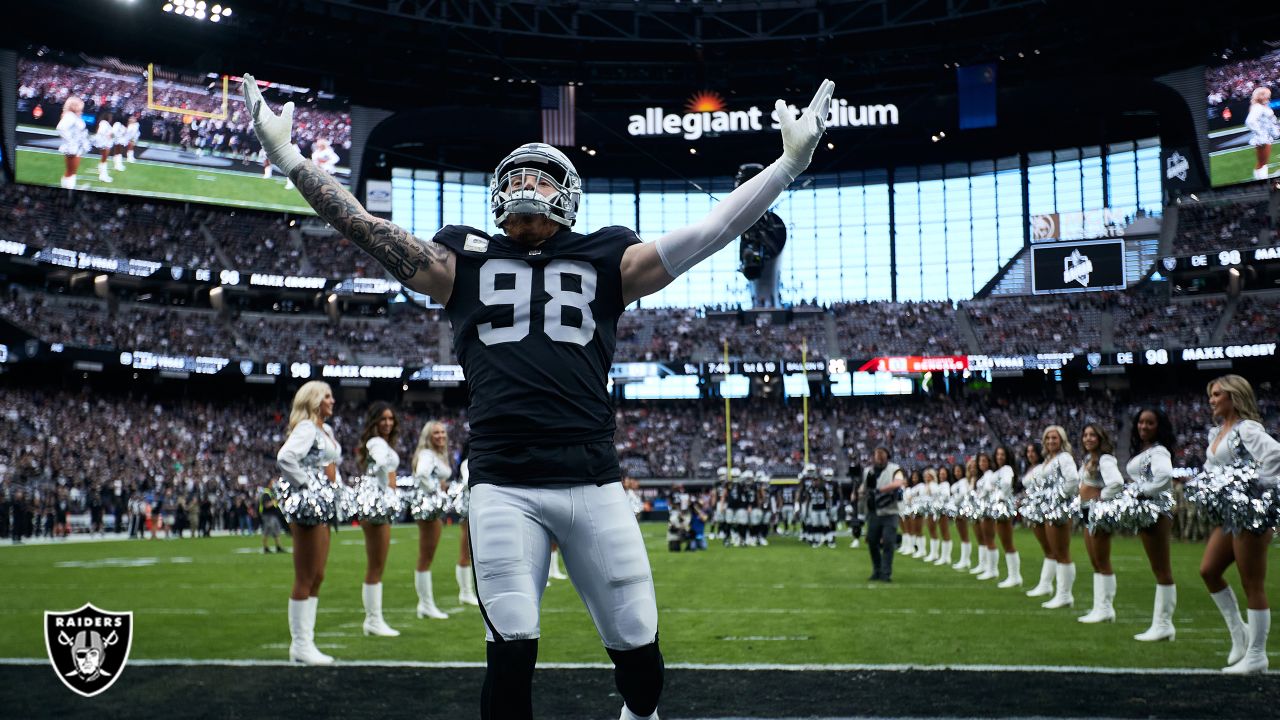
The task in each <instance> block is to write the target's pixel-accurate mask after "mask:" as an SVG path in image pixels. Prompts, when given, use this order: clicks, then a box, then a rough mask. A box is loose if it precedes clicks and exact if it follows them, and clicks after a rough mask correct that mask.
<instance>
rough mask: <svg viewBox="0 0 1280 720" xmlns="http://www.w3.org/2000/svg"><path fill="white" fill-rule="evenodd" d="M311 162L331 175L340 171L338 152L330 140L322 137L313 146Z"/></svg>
mask: <svg viewBox="0 0 1280 720" xmlns="http://www.w3.org/2000/svg"><path fill="white" fill-rule="evenodd" d="M311 162H313V163H315V164H316V166H317V167H319V168H320V169H321V170H323V171H325V172H327V173H329V174H330V175H332V174H334V173H336V172H337V171H338V153H336V152H334V150H333V147H332V146H331V145H330V144H329V141H328V140H326V139H324V138H320V139H319V140H316V142H315V144H314V145H313V146H312V147H311Z"/></svg>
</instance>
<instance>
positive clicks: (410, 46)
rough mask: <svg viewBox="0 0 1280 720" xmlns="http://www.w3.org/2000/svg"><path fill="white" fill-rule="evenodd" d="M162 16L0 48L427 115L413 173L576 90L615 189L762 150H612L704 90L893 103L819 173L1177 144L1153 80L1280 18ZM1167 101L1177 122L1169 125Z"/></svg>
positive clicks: (1081, 8) (424, 0)
mask: <svg viewBox="0 0 1280 720" xmlns="http://www.w3.org/2000/svg"><path fill="white" fill-rule="evenodd" d="M160 2H162V0H134V1H133V2H114V1H111V2H107V1H105V0H64V2H60V3H58V10H57V20H58V22H56V23H51V22H49V14H50V12H51V11H50V10H48V9H47V6H44V5H42V4H40V3H22V4H17V5H14V6H13V7H12V8H9V13H10V15H9V16H8V19H9V20H10V21H9V22H6V23H4V24H3V25H4V26H3V28H0V37H2V38H4V39H5V40H6V41H7V42H8V43H9V46H11V47H21V46H25V45H28V44H31V43H43V44H46V45H48V46H50V47H58V48H63V49H69V50H82V51H85V52H89V53H100V54H112V55H117V56H121V57H133V58H139V57H141V58H144V59H146V60H148V61H155V62H160V63H167V64H171V65H174V66H179V67H212V68H222V69H223V70H224V71H225V72H230V73H238V72H242V71H245V70H253V71H254V72H256V73H258V74H259V75H260V76H263V77H278V78H286V79H288V80H290V81H291V82H294V83H297V84H299V85H304V86H307V87H316V88H321V89H325V90H329V91H332V92H335V93H337V94H339V95H344V96H347V97H349V98H351V100H352V102H353V103H355V104H358V105H366V106H373V107H380V108H387V109H390V110H396V111H419V112H414V113H408V115H416V116H417V117H402V119H403V120H404V122H403V123H402V125H401V127H399V128H397V129H396V132H395V133H392V134H391V135H380V136H379V137H377V138H376V139H373V142H374V143H375V145H376V146H377V147H379V148H382V149H388V150H392V149H394V150H395V151H396V152H398V153H400V156H401V159H398V160H397V159H394V158H393V159H391V160H389V162H393V163H398V162H409V163H410V164H414V165H417V164H418V163H419V162H420V163H424V164H428V165H429V164H432V163H436V164H438V165H439V166H441V167H461V168H466V169H487V168H479V167H476V165H475V164H474V163H475V162H476V161H475V160H473V158H477V157H479V158H489V156H491V155H492V154H493V153H494V150H493V149H492V148H491V147H489V145H491V144H493V142H495V141H496V142H498V143H499V144H502V145H505V144H507V142H508V141H511V140H516V139H519V140H521V141H524V140H527V139H528V138H529V137H531V136H534V135H536V133H537V132H538V128H537V125H536V122H537V108H538V103H539V92H540V88H541V87H545V86H557V85H565V84H567V83H570V82H572V83H575V84H580V88H579V90H578V93H577V109H578V112H579V133H580V134H585V135H586V136H587V137H588V138H590V137H592V131H593V129H594V130H597V131H599V132H598V133H597V135H598V136H600V137H604V138H605V140H601V142H602V143H604V142H606V141H608V138H613V139H612V140H611V141H608V142H609V143H610V144H608V145H603V146H601V147H600V148H599V149H600V150H601V154H600V156H599V158H597V159H592V158H583V159H582V163H583V169H584V171H586V172H592V173H594V172H605V173H613V172H618V168H619V167H621V165H620V163H623V162H626V161H628V160H633V161H635V162H637V163H641V164H644V163H649V165H648V166H647V167H640V166H635V167H632V166H628V167H627V170H626V172H628V173H634V174H639V176H645V177H653V176H655V175H654V174H653V173H658V174H662V173H665V172H667V169H666V168H664V167H662V166H660V165H659V164H656V163H655V162H654V161H653V158H655V157H659V158H662V160H663V163H662V165H671V166H674V167H675V168H676V169H677V170H679V171H680V172H682V173H690V172H702V171H703V170H700V169H699V168H708V167H715V168H720V167H723V166H727V165H730V164H731V163H736V162H737V161H739V159H740V158H742V157H744V156H746V155H750V154H753V153H755V152H757V148H758V147H759V145H758V144H756V143H755V141H753V140H751V139H750V138H749V137H743V138H740V139H734V138H727V139H721V140H720V141H718V142H716V143H712V144H711V145H714V147H708V146H707V145H706V144H704V145H703V147H700V148H699V149H698V155H697V156H696V157H692V156H690V154H689V148H688V147H685V144H684V143H682V142H681V141H679V140H676V139H658V138H652V139H646V140H645V141H643V142H636V141H634V140H632V139H630V138H620V137H618V136H619V135H623V134H625V129H626V127H627V120H628V118H629V117H630V116H633V115H634V114H637V113H644V112H645V111H646V109H647V108H654V107H661V108H664V109H666V110H671V111H681V108H682V106H684V105H685V104H686V101H687V100H688V99H689V98H690V97H692V96H694V95H695V94H698V93H701V92H704V91H709V92H712V93H715V94H717V95H719V96H720V97H722V98H724V99H725V101H726V102H727V103H728V104H729V105H730V106H732V107H752V106H759V107H764V108H770V107H772V103H773V100H774V99H775V98H777V97H785V98H788V99H791V100H792V101H794V102H799V103H803V102H804V101H805V100H806V99H807V98H808V96H809V94H810V93H811V92H812V90H813V88H815V87H817V85H818V83H819V82H820V81H821V80H822V79H823V78H824V77H830V78H833V79H835V80H836V81H837V83H838V93H839V94H840V96H841V97H846V96H847V97H848V98H849V100H850V102H851V103H854V102H857V103H862V102H873V103H879V102H893V103H896V104H897V105H898V106H899V107H900V108H901V109H902V113H903V124H902V126H900V127H899V128H898V129H895V130H891V131H886V132H880V133H875V134H872V133H856V132H855V133H852V134H846V136H847V137H848V138H849V141H848V142H841V141H840V140H839V138H838V137H837V139H836V142H837V147H836V148H835V149H833V150H826V149H824V150H823V151H822V152H820V153H819V156H818V157H817V158H816V159H815V168H816V169H823V168H825V169H845V168H858V167H862V168H873V167H884V166H886V165H888V164H911V163H922V162H948V161H952V160H966V159H973V158H981V157H986V158H991V157H1003V156H1007V155H1009V154H1012V153H1016V152H1018V151H1020V150H1030V149H1053V148H1061V147H1069V146H1072V145H1096V144H1099V143H1106V142H1109V141H1112V140H1119V139H1133V138H1138V137H1150V136H1152V135H1161V136H1163V137H1166V138H1172V139H1173V140H1174V141H1175V142H1180V143H1181V142H1190V138H1191V136H1192V130H1191V127H1190V125H1191V121H1190V116H1189V114H1188V113H1189V111H1188V109H1187V108H1186V105H1185V103H1182V102H1181V100H1179V99H1178V98H1177V97H1176V96H1173V97H1172V99H1170V98H1169V97H1167V95H1168V94H1170V93H1171V91H1167V92H1166V90H1167V89H1161V88H1158V87H1155V83H1153V81H1152V78H1154V77H1156V76H1158V75H1161V74H1164V73H1167V72H1170V71H1173V70H1178V69H1182V68H1188V67H1191V66H1195V65H1200V64H1205V63H1208V62H1212V60H1213V58H1215V57H1217V54H1218V53H1220V52H1221V51H1222V50H1223V49H1224V48H1228V47H1234V48H1241V47H1245V46H1249V45H1252V46H1253V47H1258V46H1260V44H1261V42H1262V41H1264V40H1268V39H1271V38H1272V36H1273V35H1274V34H1275V30H1274V28H1276V27H1280V6H1278V5H1275V4H1272V3H1268V4H1261V3H1257V2H1241V1H1238V0H1223V1H1222V2H1219V3H1216V4H1214V5H1213V6H1212V9H1209V8H1208V7H1207V6H1203V5H1196V4H1189V3H1167V2H1156V1H1155V0H1132V1H1126V2H1099V1H1096V0H1047V1H1044V2H1027V1H1024V0H974V1H970V2H966V1H965V0H843V1H842V0H825V1H819V0H800V1H798V2H769V1H767V0H759V1H754V2H749V1H745V0H739V1H734V0H723V1H722V2H714V0H701V1H700V2H694V1H692V0H682V1H680V2H677V1H676V0H662V1H656V0H655V1H646V2H641V1H626V0H612V1H603V2H588V1H585V0H583V1H579V2H567V3H566V2H551V1H549V0H486V1H485V2H470V1H464V0H271V1H263V2H253V3H244V4H243V6H242V5H241V4H236V11H235V14H234V15H232V16H231V17H230V18H228V19H227V21H225V22H221V23H219V24H217V25H213V24H211V23H195V22H191V21H189V20H188V19H187V18H177V17H173V16H172V14H171V13H163V12H161V10H160ZM988 62H990V63H995V64H997V65H998V69H999V92H1000V97H999V104H1000V126H999V128H998V130H994V131H971V132H970V133H969V134H968V135H965V136H963V138H962V139H963V142H961V141H960V140H959V139H956V138H957V136H956V135H955V134H949V135H948V137H949V138H953V139H952V140H948V141H947V142H942V143H937V144H936V145H935V144H931V143H929V142H928V140H929V138H930V136H931V135H933V134H936V133H937V132H938V131H941V130H950V129H952V128H954V126H955V122H956V121H955V118H956V111H955V94H956V66H957V65H965V66H968V65H974V64H979V63H988ZM1170 103H1174V104H1179V106H1178V107H1177V108H1174V109H1173V111H1172V112H1171V111H1170ZM422 109H425V110H422ZM460 117H465V118H466V121H465V122H458V119H459V118H460ZM1173 124H1177V125H1180V126H1181V127H1172V126H1171V125H1173ZM922 143H923V144H922ZM584 144H585V143H584ZM606 158H607V159H606ZM487 162H488V160H487V159H486V160H484V161H483V163H487ZM593 162H600V163H608V165H607V166H605V167H603V168H602V169H601V168H592V167H591V164H592V163H593ZM483 163H481V164H483ZM733 166H734V167H736V165H733ZM717 172H718V170H717Z"/></svg>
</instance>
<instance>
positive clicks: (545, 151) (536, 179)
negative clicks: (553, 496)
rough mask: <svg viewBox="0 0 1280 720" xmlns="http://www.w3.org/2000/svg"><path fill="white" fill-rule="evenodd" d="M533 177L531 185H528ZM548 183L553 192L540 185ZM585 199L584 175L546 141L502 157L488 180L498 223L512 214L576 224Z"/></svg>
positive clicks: (491, 210) (571, 224)
mask: <svg viewBox="0 0 1280 720" xmlns="http://www.w3.org/2000/svg"><path fill="white" fill-rule="evenodd" d="M530 180H532V186H533V187H528V185H529V184H530V182H529V181H530ZM544 183H545V184H548V185H550V186H551V188H552V189H553V190H554V192H552V193H551V194H550V195H547V194H545V193H544V192H540V191H539V190H538V189H537V188H538V187H539V186H541V185H543V184H544ZM581 203H582V177H581V176H580V175H578V170H577V168H575V167H574V166H573V163H572V162H570V160H569V158H568V157H567V156H566V155H565V154H564V153H562V152H560V151H559V150H557V149H556V148H554V147H552V146H550V145H547V144H545V143H526V144H524V145H521V146H520V147H518V148H516V149H515V150H512V151H511V153H510V154H509V155H507V156H506V157H504V158H502V162H500V163H498V167H497V168H495V169H494V171H493V179H492V180H490V181H489V212H491V213H493V217H494V222H495V223H497V225H498V227H502V224H503V223H504V222H506V221H507V217H508V216H510V215H513V214H529V215H545V216H546V217H548V218H550V219H551V220H554V221H555V222H558V223H560V224H561V225H564V226H565V227H573V223H574V221H575V220H576V219H577V217H578V206H579V205H580V204H581Z"/></svg>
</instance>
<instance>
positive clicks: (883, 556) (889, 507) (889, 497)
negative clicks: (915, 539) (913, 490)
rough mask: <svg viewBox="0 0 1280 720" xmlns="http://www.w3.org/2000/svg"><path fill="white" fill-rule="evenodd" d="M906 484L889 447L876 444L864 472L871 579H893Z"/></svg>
mask: <svg viewBox="0 0 1280 720" xmlns="http://www.w3.org/2000/svg"><path fill="white" fill-rule="evenodd" d="M906 484H907V481H906V476H905V475H904V474H903V473H902V468H900V467H898V466H897V465H895V464H894V463H891V462H889V449H888V448H886V447H877V448H876V449H875V455H874V463H873V464H872V466H871V467H869V468H867V469H866V470H865V471H864V472H863V476H862V486H861V487H862V491H861V494H862V498H863V499H864V502H865V509H866V514H867V549H868V550H869V551H870V552H871V567H872V570H873V572H872V573H871V577H870V578H869V579H870V580H872V581H880V582H892V579H891V578H892V576H893V551H894V547H895V545H896V544H897V532H898V511H899V507H898V506H899V501H900V500H901V499H902V488H904V487H905V486H906Z"/></svg>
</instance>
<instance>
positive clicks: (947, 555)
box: [933, 540, 951, 565]
mask: <svg viewBox="0 0 1280 720" xmlns="http://www.w3.org/2000/svg"><path fill="white" fill-rule="evenodd" d="M933 564H934V565H950V564H951V541H950V540H943V541H942V549H941V550H939V551H938V559H937V560H934V561H933Z"/></svg>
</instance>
